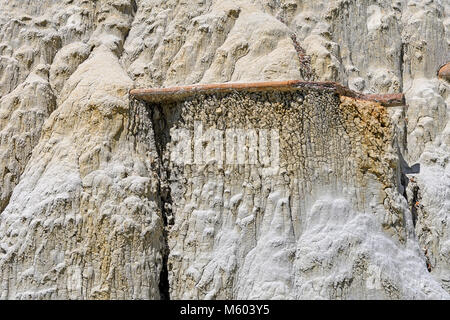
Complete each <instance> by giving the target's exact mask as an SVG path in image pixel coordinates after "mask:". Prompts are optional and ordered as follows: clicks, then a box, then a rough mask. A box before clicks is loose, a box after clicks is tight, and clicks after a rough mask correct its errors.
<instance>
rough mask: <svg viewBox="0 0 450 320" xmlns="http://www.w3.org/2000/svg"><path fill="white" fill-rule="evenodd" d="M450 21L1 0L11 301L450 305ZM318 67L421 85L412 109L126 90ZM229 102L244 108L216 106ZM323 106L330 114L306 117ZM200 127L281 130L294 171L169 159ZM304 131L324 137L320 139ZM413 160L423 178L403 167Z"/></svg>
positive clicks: (307, 9)
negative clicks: (182, 133) (445, 71)
mask: <svg viewBox="0 0 450 320" xmlns="http://www.w3.org/2000/svg"><path fill="white" fill-rule="evenodd" d="M449 13H450V4H449V3H448V1H406V0H405V1H387V0H386V1H384V0H383V1H356V0H355V1H351V0H350V1H349V0H345V1H343V0H342V1H341V0H339V1H338V0H336V1H299V0H298V1H294V0H286V1H270V0H268V1H262V0H252V1H238V0H229V1H212V0H205V1H197V2H192V1H179V0H173V1H155V0H148V1H147V0H141V1H137V0H136V1H134V0H104V1H103V0H99V1H83V0H67V1H52V0H46V1H33V0H29V1H3V2H2V3H1V4H0V30H1V32H0V115H1V117H0V134H1V140H0V159H1V160H0V212H1V213H0V282H1V297H2V298H5V299H19V298H74V299H83V298H104V299H108V298H110V299H114V298H151V299H158V298H160V297H163V298H165V297H167V295H168V294H170V297H171V298H173V299H176V298H183V297H184V298H312V297H314V298H317V297H320V298H370V297H375V298H380V297H387V298H448V297H449V296H448V294H449V292H450V287H449V283H450V238H449V227H448V226H449V224H450V221H449V212H450V171H449V170H450V169H449V168H450V167H449V164H448V162H449V154H450V150H449V145H450V140H449V139H450V138H449V137H450V124H449V123H450V122H449V107H448V104H449V86H450V85H449V83H448V82H447V80H445V79H438V77H437V75H436V71H437V70H438V68H439V67H440V66H441V65H442V64H444V63H445V62H447V61H449V60H450V54H449V41H450V29H449V25H450V18H449ZM305 54H306V55H308V56H310V59H309V60H310V61H311V64H310V65H308V59H305ZM305 68H310V69H311V73H310V74H312V76H311V77H312V78H314V79H315V80H333V81H338V82H340V83H342V84H344V85H348V86H349V87H350V88H351V89H354V90H358V91H361V92H365V93H374V92H377V93H391V92H404V93H405V96H406V104H407V108H393V109H389V110H386V109H385V108H383V107H381V106H379V105H377V104H374V103H371V102H361V101H356V100H353V99H350V98H344V97H341V98H336V97H331V96H330V97H327V96H326V94H324V93H321V92H318V93H317V92H316V93H314V92H305V93H302V95H303V96H304V100H303V101H302V102H298V101H297V100H298V99H297V98H298V97H296V96H291V97H289V98H288V97H286V96H284V95H279V96H278V97H269V96H268V97H266V98H265V99H266V100H267V103H268V105H267V106H264V107H263V106H260V103H261V102H260V101H261V100H260V99H256V98H255V99H252V98H249V97H247V96H237V97H233V96H229V97H199V98H198V99H197V100H195V101H193V102H190V104H189V103H187V102H186V103H185V105H182V106H181V105H176V106H173V105H170V104H167V105H160V106H159V107H158V108H159V109H158V108H156V109H155V108H153V107H151V106H149V105H145V104H143V103H131V100H130V97H129V95H128V92H129V89H131V88H132V87H160V86H171V85H176V84H191V83H212V82H227V81H259V80H282V79H302V78H305V77H306V76H305V72H304V71H305ZM308 97H310V98H308ZM208 99H210V100H211V101H212V102H213V105H214V107H212V106H211V107H209V104H208ZM217 99H218V101H221V103H222V102H224V103H226V102H227V101H228V100H229V99H235V100H236V101H238V102H239V103H236V104H234V103H231V102H229V103H226V106H224V107H223V108H221V111H220V112H217V110H212V109H213V108H217V105H216V100H217ZM227 99H228V100H227ZM308 99H309V100H308ZM320 99H325V101H324V102H323V103H322V102H319V100H320ZM340 99H341V100H340ZM288 101H290V102H288ZM296 101H297V102H296ZM305 101H306V102H305ZM307 101H313V102H310V103H308V102H307ZM294 102H296V103H298V105H297V106H291V104H292V103H294ZM243 106H247V108H244V107H243ZM312 106H321V107H322V108H323V110H322V113H321V114H320V116H318V117H311V116H306V117H305V114H302V115H300V113H299V110H304V112H306V114H308V113H311V112H313V113H314V112H316V111H314V110H315V109H314V108H313V107H312ZM210 109H211V110H210ZM267 109H269V110H271V112H268V111H267ZM154 110H160V114H159V115H155V113H154V112H155V111H154ZM170 110H172V111H173V110H187V111H186V113H185V114H179V113H172V112H171V111H170ZM252 110H253V111H252ZM256 110H264V111H259V112H256ZM281 110H284V111H283V112H282V111H281ZM209 111H211V112H209ZM228 112H229V113H230V114H229V115H228ZM329 113H332V114H337V115H339V117H340V120H339V122H336V121H337V119H334V118H329V117H330V115H329ZM227 117H228V118H227ZM195 119H197V120H198V119H202V120H204V124H203V125H204V126H205V128H207V124H211V123H213V122H214V123H216V122H218V123H222V125H226V124H227V123H228V125H231V124H236V125H238V124H239V125H242V126H244V127H245V126H250V125H253V124H257V125H258V126H262V127H264V126H266V128H269V127H272V126H275V124H277V127H278V128H279V129H280V132H281V133H282V134H281V137H282V139H281V141H285V142H286V143H287V145H286V147H290V148H286V149H285V148H283V147H282V148H281V150H287V151H283V152H287V153H286V154H283V153H282V154H281V155H282V159H283V161H286V162H285V166H283V165H282V166H281V168H284V169H285V170H286V173H283V174H281V173H279V174H277V175H275V177H276V178H274V177H273V176H271V177H266V178H264V176H263V174H262V173H261V172H258V171H257V172H252V170H250V169H249V168H245V167H244V168H241V170H240V171H239V170H238V172H237V173H236V175H235V176H230V177H227V176H226V170H222V171H217V170H216V169H214V170H212V169H211V170H209V169H208V168H209V167H208V166H207V167H206V168H203V169H202V170H203V171H199V172H197V173H198V174H193V173H195V172H193V171H185V170H186V169H183V170H180V171H179V172H178V171H177V170H173V169H171V167H170V163H167V161H166V160H165V158H164V152H162V150H163V149H162V147H161V146H162V144H165V143H166V142H167V137H168V134H170V131H169V132H168V131H167V130H168V129H169V128H170V127H171V126H174V125H175V126H192V125H193V121H194V120H195ZM239 119H244V120H239ZM256 119H258V120H256ZM262 119H267V120H264V121H265V122H262V121H263V120H262ZM308 119H312V120H308ZM181 120H183V121H181ZM225 120H229V122H227V121H225ZM161 121H165V122H166V125H167V126H168V127H167V128H160V127H158V126H159V125H160V123H161ZM180 121H181V122H180ZM220 121H222V122H220ZM239 121H242V122H239ZM280 122H281V123H280ZM325 124H328V126H325V127H324V125H325ZM332 124H333V125H332ZM334 124H335V125H334ZM381 124H385V126H381ZM305 126H308V128H313V129H314V128H316V129H314V130H317V132H316V131H314V130H313V131H312V133H314V134H312V135H311V137H314V139H319V141H317V140H315V141H309V142H310V143H304V142H307V140H304V139H306V138H304V137H305V136H304V135H301V134H300V135H299V136H298V134H299V132H302V131H301V129H302V128H303V129H304V128H305ZM186 128H189V129H190V128H191V127H186ZM324 128H329V130H330V131H327V132H322V131H320V130H324ZM382 128H384V129H382ZM380 130H381V132H380ZM164 132H165V133H164ZM163 133H164V134H163ZM291 135H292V137H291ZM336 135H338V136H340V137H341V138H340V139H336V138H335V137H336ZM324 136H325V137H328V138H329V139H323V138H320V137H324ZM296 137H297V138H296ZM302 137H303V138H302ZM283 139H285V140H283ZM296 139H297V140H296ZM302 139H303V140H302ZM320 139H323V140H320ZM330 144H331V145H330ZM315 146H321V147H320V148H323V150H320V148H318V149H316V147H315ZM296 148H304V149H305V150H303V149H302V152H299V151H300V149H297V150H296ZM169 149H170V148H169ZM166 150H168V149H166ZM308 150H309V151H308ZM303 151H304V152H303ZM399 151H400V153H401V154H402V157H403V158H404V160H405V161H406V163H407V164H409V165H412V164H414V163H420V173H415V174H411V173H405V174H406V175H405V176H404V177H403V178H402V175H401V173H400V171H401V170H399V169H398V163H399V161H400V158H399V157H400V156H399ZM297 152H298V154H299V155H298V156H297V155H296V154H297ZM344 155H347V156H348V157H345V156H344ZM283 157H284V158H283ZM321 159H322V160H323V161H321ZM348 159H349V161H347V160H348ZM289 161H291V162H292V163H290V162H289ZM291 164H292V166H293V167H296V166H300V167H302V168H305V169H306V170H313V171H314V170H316V171H317V177H315V176H314V175H313V173H312V172H309V173H308V174H307V175H306V176H308V177H309V178H310V179H312V181H315V182H314V183H310V184H308V183H307V182H305V183H304V184H302V183H300V182H299V180H301V179H304V178H305V173H304V172H303V171H302V170H303V169H302V170H300V169H294V168H293V167H290V165H291ZM394 164H395V165H394ZM325 166H328V167H327V168H325ZM313 168H314V169H313ZM345 168H347V169H345ZM169 169H170V170H169ZM344 169H345V170H344ZM195 170H199V169H198V168H197V169H195ZM208 170H209V171H208ZM296 170H297V171H296ZM324 170H325V171H324ZM326 170H332V171H333V174H331V175H330V174H327V173H326ZM302 172H303V173H302ZM171 175H173V177H174V178H176V179H179V181H178V182H176V181H175V182H174V181H172V180H171V179H170V176H171ZM313 177H314V179H313ZM406 178H407V179H406ZM411 178H413V179H411ZM182 179H185V180H186V181H185V184H183V185H182V187H183V188H185V189H186V190H184V189H181V190H184V192H181V191H180V190H179V189H177V186H178V185H177V184H181V183H182V182H181V181H184V180H182ZM252 179H253V180H252ZM324 179H325V180H324ZM326 179H330V180H326ZM402 179H403V182H402ZM258 181H259V182H258ZM324 181H328V185H331V187H330V189H325V190H327V191H326V192H323V190H324V188H322V187H323V184H324ZM406 181H408V183H406ZM263 182H264V183H263ZM244 183H245V186H243V184H244ZM253 183H255V184H256V185H257V187H252V185H253ZM263 185H267V186H268V187H267V189H265V190H262V189H261V190H262V191H259V190H260V189H258V188H262V186H263ZM403 186H405V187H406V190H402V187H403ZM228 189H229V192H228V193H226V192H225V190H228ZM343 189H346V191H345V192H343V191H342V190H343ZM319 190H322V192H320V191H319ZM336 190H341V191H340V192H337V191H336ZM403 191H404V192H403ZM238 195H241V196H239V197H238ZM233 196H235V198H233V199H234V200H233V201H231V199H232V197H233ZM216 198H218V199H216ZM191 202H194V204H195V206H193V207H189V203H191ZM188 209H189V210H188ZM217 212H220V214H218V213H217ZM252 215H253V219H254V220H252V219H251V216H252ZM258 219H259V220H258ZM246 228H249V229H248V230H247V229H246ZM252 228H253V229H252ZM250 229H251V230H250ZM205 230H206V231H205ZM246 230H247V231H246ZM204 232H206V233H205V234H203V233H204ZM425 253H426V254H425ZM233 257H234V258H233ZM427 263H428V265H429V271H430V272H429V271H428V270H427ZM166 269H167V270H166Z"/></svg>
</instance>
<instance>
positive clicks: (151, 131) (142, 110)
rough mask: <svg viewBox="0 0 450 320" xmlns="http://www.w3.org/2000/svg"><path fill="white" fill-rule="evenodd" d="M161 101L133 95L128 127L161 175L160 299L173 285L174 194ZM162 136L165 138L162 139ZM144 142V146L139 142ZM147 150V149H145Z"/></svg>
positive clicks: (166, 294)
mask: <svg viewBox="0 0 450 320" xmlns="http://www.w3.org/2000/svg"><path fill="white" fill-rule="evenodd" d="M158 108H159V106H158V105H153V104H152V105H149V104H148V103H146V102H144V101H140V100H137V99H134V98H131V99H130V107H129V128H128V131H129V132H130V133H132V134H133V135H134V137H135V140H134V147H135V149H141V146H143V149H144V150H147V152H148V153H149V154H153V157H154V158H157V159H156V167H155V168H152V169H153V170H155V171H156V173H157V174H158V178H159V183H158V195H159V199H156V200H157V201H158V202H159V203H158V205H159V208H160V210H161V216H162V217H161V218H162V220H163V230H162V236H163V239H162V243H161V255H162V266H161V272H160V277H159V284H158V289H159V293H160V298H161V300H170V290H169V289H170V286H169V272H168V271H169V270H168V268H167V261H168V257H169V245H168V232H169V228H170V226H171V225H172V224H173V223H172V221H173V219H172V198H171V193H170V188H169V185H168V182H167V177H168V172H167V170H166V169H165V168H166V166H164V159H163V149H162V148H163V145H164V144H163V143H162V142H163V141H165V140H166V139H164V138H162V137H161V136H160V135H158V134H157V133H158V132H161V131H160V130H159V129H160V128H161V126H162V128H165V126H166V124H165V121H164V120H162V121H159V120H155V115H157V114H158ZM161 139H162V140H161ZM139 145H141V146H139ZM144 152H145V151H144Z"/></svg>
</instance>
